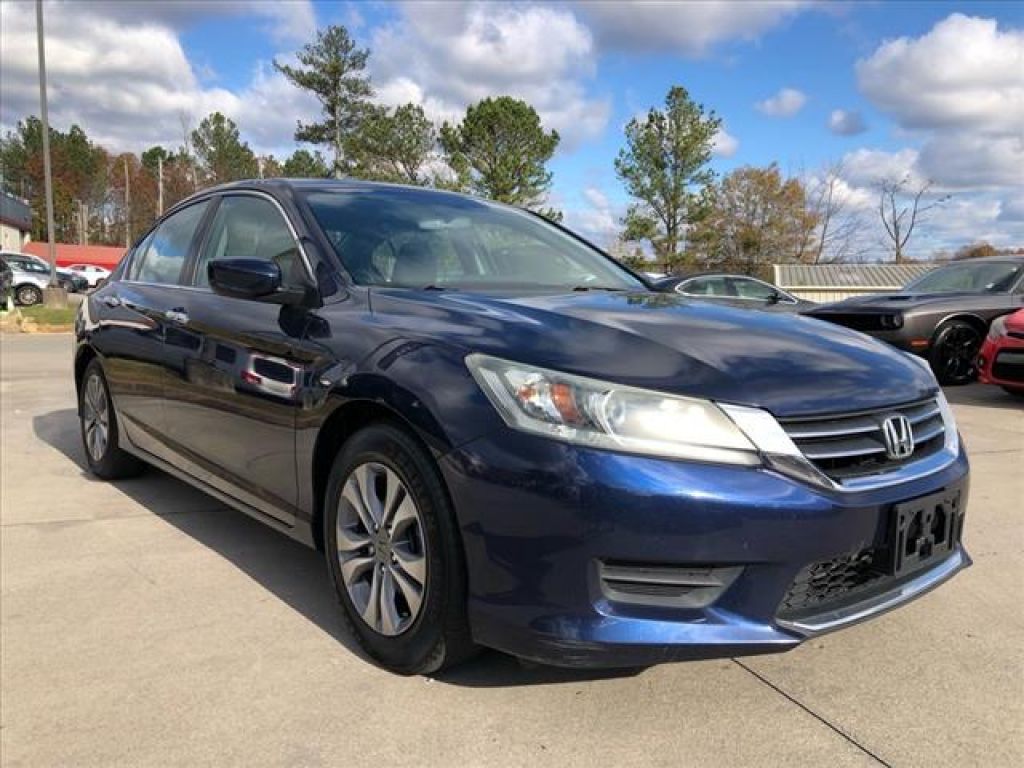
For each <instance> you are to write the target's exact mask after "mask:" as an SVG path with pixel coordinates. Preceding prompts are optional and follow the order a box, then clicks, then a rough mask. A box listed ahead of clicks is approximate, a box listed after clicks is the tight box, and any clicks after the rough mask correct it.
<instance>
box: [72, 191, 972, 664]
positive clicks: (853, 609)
mask: <svg viewBox="0 0 1024 768" xmlns="http://www.w3.org/2000/svg"><path fill="white" fill-rule="evenodd" d="M76 331H77V332H76V343H75V350H74V372H75V384H76V387H77V391H78V397H79V414H80V417H81V429H82V438H83V444H84V447H85V454H86V456H87V458H88V463H89V467H90V468H91V470H92V472H93V473H95V474H96V475H97V476H99V477H101V478H105V479H111V480H113V479H117V478H121V477H125V476H127V475H129V474H132V473H134V472H137V471H138V470H139V469H140V468H141V467H142V466H143V465H144V464H150V465H155V466H156V467H159V468H160V469H163V470H165V471H167V472H169V473H171V474H173V475H176V476H178V477H180V478H182V479H183V480H185V481H187V482H189V483H192V484H193V485H195V486H197V487H199V488H201V489H202V490H204V491H206V492H208V493H209V494H211V495H212V496H215V497H216V498H218V499H220V500H222V501H224V502H225V503H227V504H229V505H231V506H233V507H236V508H237V509H239V510H242V511H243V512H246V513H248V514H250V515H252V516H254V517H256V518H258V519H259V520H262V521H264V522H265V523H267V524H268V525H270V526H272V527H274V528H276V529H278V530H280V531H282V532H284V533H286V534H288V535H291V536H293V537H295V538H296V539H299V540H301V541H303V542H305V543H306V544H308V545H310V546H313V547H316V548H318V549H320V550H322V551H323V552H324V554H325V558H326V561H327V570H328V573H329V575H330V579H331V582H332V584H333V586H334V588H335V590H336V591H337V595H338V598H339V600H340V603H341V616H342V617H343V618H344V620H345V621H346V622H347V624H348V625H349V627H350V629H351V631H352V633H353V634H354V636H355V637H356V638H357V639H358V640H359V642H360V643H361V644H362V646H363V647H364V648H365V649H366V651H367V653H368V654H369V655H370V656H372V657H373V658H374V659H375V660H377V661H378V662H379V663H380V664H381V665H383V666H385V667H386V668H388V669H391V670H394V671H396V672H400V673H406V674H414V673H433V672H437V671H439V670H441V669H442V668H445V667H449V666H451V665H453V664H456V663H458V662H459V661H460V660H463V659H466V658H467V657H468V656H469V655H471V654H472V653H473V652H474V650H475V649H477V648H479V647H480V646H489V647H493V648H497V649H500V650H502V651H506V652H508V653H511V654H515V655H517V656H520V657H524V658H527V659H532V660H535V661H540V662H544V663H550V664H556V665H565V666H643V665H649V664H654V663H658V662H665V661H672V660H683V659H696V658H708V657H715V656H733V655H739V654H755V653H766V652H775V651H784V650H787V649H789V648H793V647H794V646H796V645H797V644H799V643H800V642H801V641H802V640H804V639H805V638H808V637H811V636H814V635H817V634H819V633H822V632H827V631H830V630H834V629H838V628H841V627H844V626H847V625H849V624H852V623H854V622H858V621H861V620H864V619H867V618H870V617H872V616H875V615H877V614H879V613H881V612H883V611H886V610H888V609H890V608H893V607H895V606H898V605H900V604H902V603H904V602H906V601H908V600H911V599H913V598H915V597H917V596H919V595H921V594H923V593H924V592H926V591H927V590H929V589H931V588H933V587H935V586H937V585H938V584H940V583H942V582H943V581H945V580H947V579H948V578H950V577H951V576H952V575H953V574H955V573H956V572H957V571H959V570H961V569H962V568H964V567H966V566H967V565H968V564H969V563H970V560H969V558H968V556H967V554H966V553H965V551H964V549H963V547H962V545H961V534H962V530H963V521H964V514H965V508H966V500H967V491H968V479H967V478H968V466H967V458H966V456H965V454H964V451H963V448H962V446H961V444H960V441H959V438H958V435H957V429H956V425H955V423H954V421H953V416H952V414H951V412H950V409H949V406H948V405H947V403H946V400H945V398H944V397H943V395H942V392H941V390H940V389H939V388H938V386H937V385H936V382H935V379H934V377H933V376H932V374H931V373H930V371H929V370H928V368H927V366H925V365H924V364H922V362H921V361H919V360H916V359H915V358H913V357H911V356H910V355H907V354H905V353H903V352H901V351H899V350H896V349H894V348H892V347H890V346H888V345H886V344H883V343H881V342H878V341H876V340H874V339H872V338H870V337H868V336H865V335H862V334H859V333H856V332H854V331H851V330H848V329H845V328H842V327H839V326H836V325H832V324H828V323H824V322H821V321H817V320H813V319H810V318H805V317H799V316H791V315H783V314H773V313H766V312H754V311H747V310H743V309H738V308H734V307H729V306H722V305H714V304H710V303H701V302H700V301H698V300H693V299H690V298H687V297H684V296H679V295H669V294H664V293H655V292H651V291H649V290H648V287H647V285H646V284H645V282H644V281H643V280H642V279H641V278H639V277H638V276H637V275H635V274H633V273H632V272H630V271H629V270H627V269H626V268H624V267H623V266H621V265H620V264H618V263H617V262H615V261H614V260H612V259H611V258H609V257H608V256H606V255H605V254H604V253H602V252H601V251H600V250H598V249H596V248H594V247H593V246H592V245H590V244H588V243H587V242H585V241H584V240H582V239H580V238H579V237H577V236H575V235H574V234H573V233H571V232H569V231H568V230H566V229H563V228H561V227H559V226H557V225H554V224H552V223H550V222H548V221H546V220H544V219H543V218H540V217H539V216H536V215H534V214H532V213H529V212H525V211H522V210H518V209H515V208H510V207H507V206H503V205H498V204H495V203H491V202H488V201H485V200H480V199H476V198H472V197H466V196H462V195H456V194H452V193H447V192H440V191H436V190H427V189H416V188H406V187H399V186H388V185H377V184H370V183H364V182H357V181H297V180H271V181H253V182H240V183H236V184H231V185H227V186H221V187H217V188H214V189H210V190H206V191H203V192H201V193H199V194H197V195H195V196H193V197H191V198H189V199H188V200H186V201H184V202H182V203H181V204H179V205H178V206H176V207H175V208H174V209H173V210H171V211H170V212H168V213H167V215H166V216H164V217H163V218H162V219H161V220H160V221H158V222H157V223H156V225H155V226H154V227H153V228H152V230H150V231H149V232H148V233H146V234H145V235H144V236H143V237H142V238H141V239H140V240H139V241H138V242H137V243H136V244H135V246H134V247H133V248H132V249H131V250H130V252H129V253H128V254H127V256H126V257H125V259H124V260H123V262H122V263H121V265H120V266H119V267H118V269H117V271H116V272H115V274H114V275H113V277H112V279H110V280H109V282H108V283H107V284H106V285H105V286H103V287H102V288H100V289H99V290H97V291H96V292H94V293H93V294H91V295H90V296H89V297H88V298H87V300H86V301H85V302H84V303H83V304H82V306H81V309H80V312H79V315H78V318H77V323H76Z"/></svg>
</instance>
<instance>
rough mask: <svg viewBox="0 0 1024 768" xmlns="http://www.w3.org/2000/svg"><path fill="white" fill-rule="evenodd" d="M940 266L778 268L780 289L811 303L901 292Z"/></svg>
mask: <svg viewBox="0 0 1024 768" xmlns="http://www.w3.org/2000/svg"><path fill="white" fill-rule="evenodd" d="M937 266H939V265H938V264H935V263H931V264H774V265H772V270H773V272H774V278H775V280H774V282H775V284H776V285H777V286H779V288H782V289H783V290H784V291H787V292H788V293H791V294H793V295H794V296H797V297H798V298H801V299H807V300H808V301H820V302H829V301H840V300H842V299H848V298H850V297H851V296H863V295H864V294H868V293H891V292H893V291H898V290H899V289H900V288H902V287H903V286H904V285H906V284H907V283H909V282H910V281H911V280H915V279H917V278H918V277H920V276H921V275H923V274H924V273H925V272H929V271H931V270H933V269H935V267H937Z"/></svg>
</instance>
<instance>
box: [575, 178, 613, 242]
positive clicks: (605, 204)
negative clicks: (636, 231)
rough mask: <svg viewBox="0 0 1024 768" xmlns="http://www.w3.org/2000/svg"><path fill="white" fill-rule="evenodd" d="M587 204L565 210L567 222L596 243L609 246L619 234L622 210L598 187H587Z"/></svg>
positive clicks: (585, 192) (585, 190) (585, 194)
mask: <svg viewBox="0 0 1024 768" xmlns="http://www.w3.org/2000/svg"><path fill="white" fill-rule="evenodd" d="M583 199H584V201H585V202H586V205H585V206H584V207H582V208H574V209H570V210H567V211H566V212H565V223H566V224H567V225H568V226H569V227H570V228H572V229H573V230H575V231H576V232H579V233H580V234H581V235H582V236H583V237H585V238H586V239H588V240H590V241H591V242H593V243H594V244H595V245H598V246H602V247H605V248H607V247H608V246H610V245H611V244H612V243H613V242H615V239H616V237H617V236H618V234H619V231H620V229H621V225H620V223H619V219H620V218H621V216H622V212H621V211H618V210H616V208H615V206H613V205H612V203H611V201H610V200H609V199H608V196H607V195H605V194H604V192H602V191H601V190H600V189H598V188H597V187H585V188H584V190H583Z"/></svg>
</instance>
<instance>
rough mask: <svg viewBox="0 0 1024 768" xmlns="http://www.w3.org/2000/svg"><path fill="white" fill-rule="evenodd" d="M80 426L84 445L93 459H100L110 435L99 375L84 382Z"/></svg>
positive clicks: (104, 396)
mask: <svg viewBox="0 0 1024 768" xmlns="http://www.w3.org/2000/svg"><path fill="white" fill-rule="evenodd" d="M82 428H83V430H84V432H85V445H86V448H87V449H88V451H89V455H90V456H91V457H92V459H93V461H102V460H103V456H104V454H106V452H107V442H108V440H109V436H110V405H109V403H108V402H107V391H106V389H105V388H104V387H103V382H102V381H100V377H99V376H97V375H96V374H93V375H91V376H90V377H89V379H88V380H87V381H86V383H85V394H84V396H83V397H82Z"/></svg>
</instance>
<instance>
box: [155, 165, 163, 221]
mask: <svg viewBox="0 0 1024 768" xmlns="http://www.w3.org/2000/svg"><path fill="white" fill-rule="evenodd" d="M156 215H157V216H163V215H164V156H163V155H162V154H160V155H157V156H156Z"/></svg>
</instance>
